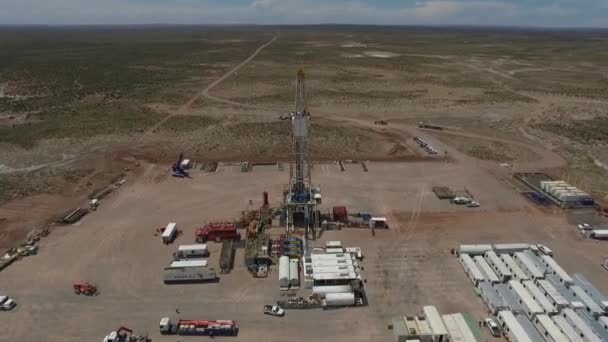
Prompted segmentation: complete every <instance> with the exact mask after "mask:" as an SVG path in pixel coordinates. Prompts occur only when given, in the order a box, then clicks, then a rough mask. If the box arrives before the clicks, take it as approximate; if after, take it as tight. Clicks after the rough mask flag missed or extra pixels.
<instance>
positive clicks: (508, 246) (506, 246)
mask: <svg viewBox="0 0 608 342" xmlns="http://www.w3.org/2000/svg"><path fill="white" fill-rule="evenodd" d="M527 249H530V245H529V244H527V243H503V244H496V245H494V252H496V254H499V255H500V254H511V255H512V254H514V253H515V252H523V251H525V250H527Z"/></svg>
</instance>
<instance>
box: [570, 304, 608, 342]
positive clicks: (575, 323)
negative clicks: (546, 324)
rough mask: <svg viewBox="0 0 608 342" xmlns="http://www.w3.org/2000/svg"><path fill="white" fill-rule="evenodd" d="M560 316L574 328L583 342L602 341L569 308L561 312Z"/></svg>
mask: <svg viewBox="0 0 608 342" xmlns="http://www.w3.org/2000/svg"><path fill="white" fill-rule="evenodd" d="M562 316H563V317H564V318H565V319H566V321H567V322H568V323H570V325H571V326H572V328H574V331H576V332H577V333H578V334H579V335H580V336H581V337H582V338H583V340H584V341H586V342H601V341H602V339H601V338H600V337H599V336H597V335H596V334H595V333H594V332H593V330H592V329H591V327H589V325H588V324H587V323H586V322H585V321H584V320H583V319H582V318H581V317H580V316H579V315H578V314H577V313H576V312H574V310H572V309H570V308H566V309H564V310H562Z"/></svg>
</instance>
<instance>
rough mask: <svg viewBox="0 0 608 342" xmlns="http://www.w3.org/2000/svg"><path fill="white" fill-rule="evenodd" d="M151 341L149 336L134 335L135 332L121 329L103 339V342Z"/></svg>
mask: <svg viewBox="0 0 608 342" xmlns="http://www.w3.org/2000/svg"><path fill="white" fill-rule="evenodd" d="M150 341H152V340H151V339H149V338H148V336H147V335H146V336H138V335H133V330H131V329H129V328H126V327H120V328H118V329H117V330H115V331H112V332H111V333H109V334H108V335H106V337H105V338H104V339H103V342H150Z"/></svg>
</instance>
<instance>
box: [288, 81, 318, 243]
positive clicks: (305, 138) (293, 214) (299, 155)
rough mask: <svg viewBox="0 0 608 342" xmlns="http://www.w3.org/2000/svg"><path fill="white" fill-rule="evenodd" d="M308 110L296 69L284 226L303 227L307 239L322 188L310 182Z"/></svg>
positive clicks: (313, 230)
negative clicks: (314, 186)
mask: <svg viewBox="0 0 608 342" xmlns="http://www.w3.org/2000/svg"><path fill="white" fill-rule="evenodd" d="M309 134H310V113H309V112H308V110H307V108H306V92H305V87H304V72H303V71H302V70H300V71H298V76H297V81H296V96H295V111H294V112H293V113H291V163H290V165H289V185H288V188H287V189H286V191H285V198H284V203H285V213H286V223H287V230H288V231H293V230H295V229H297V228H303V229H304V233H305V238H306V239H313V240H314V239H315V238H316V234H317V227H318V221H319V213H318V210H317V205H318V204H320V203H321V190H320V189H319V188H313V187H312V182H311V173H312V167H313V165H312V160H311V156H310V136H309Z"/></svg>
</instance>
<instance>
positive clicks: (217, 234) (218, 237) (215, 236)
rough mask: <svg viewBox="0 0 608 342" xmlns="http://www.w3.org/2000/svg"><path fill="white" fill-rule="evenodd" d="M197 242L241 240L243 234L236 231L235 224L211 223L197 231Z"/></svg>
mask: <svg viewBox="0 0 608 342" xmlns="http://www.w3.org/2000/svg"><path fill="white" fill-rule="evenodd" d="M195 235H196V242H199V243H202V242H207V241H216V242H222V241H223V240H240V239H241V234H239V233H238V232H237V231H236V225H235V224H234V223H209V224H206V225H205V226H204V227H201V228H198V229H197V230H196V233H195Z"/></svg>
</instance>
